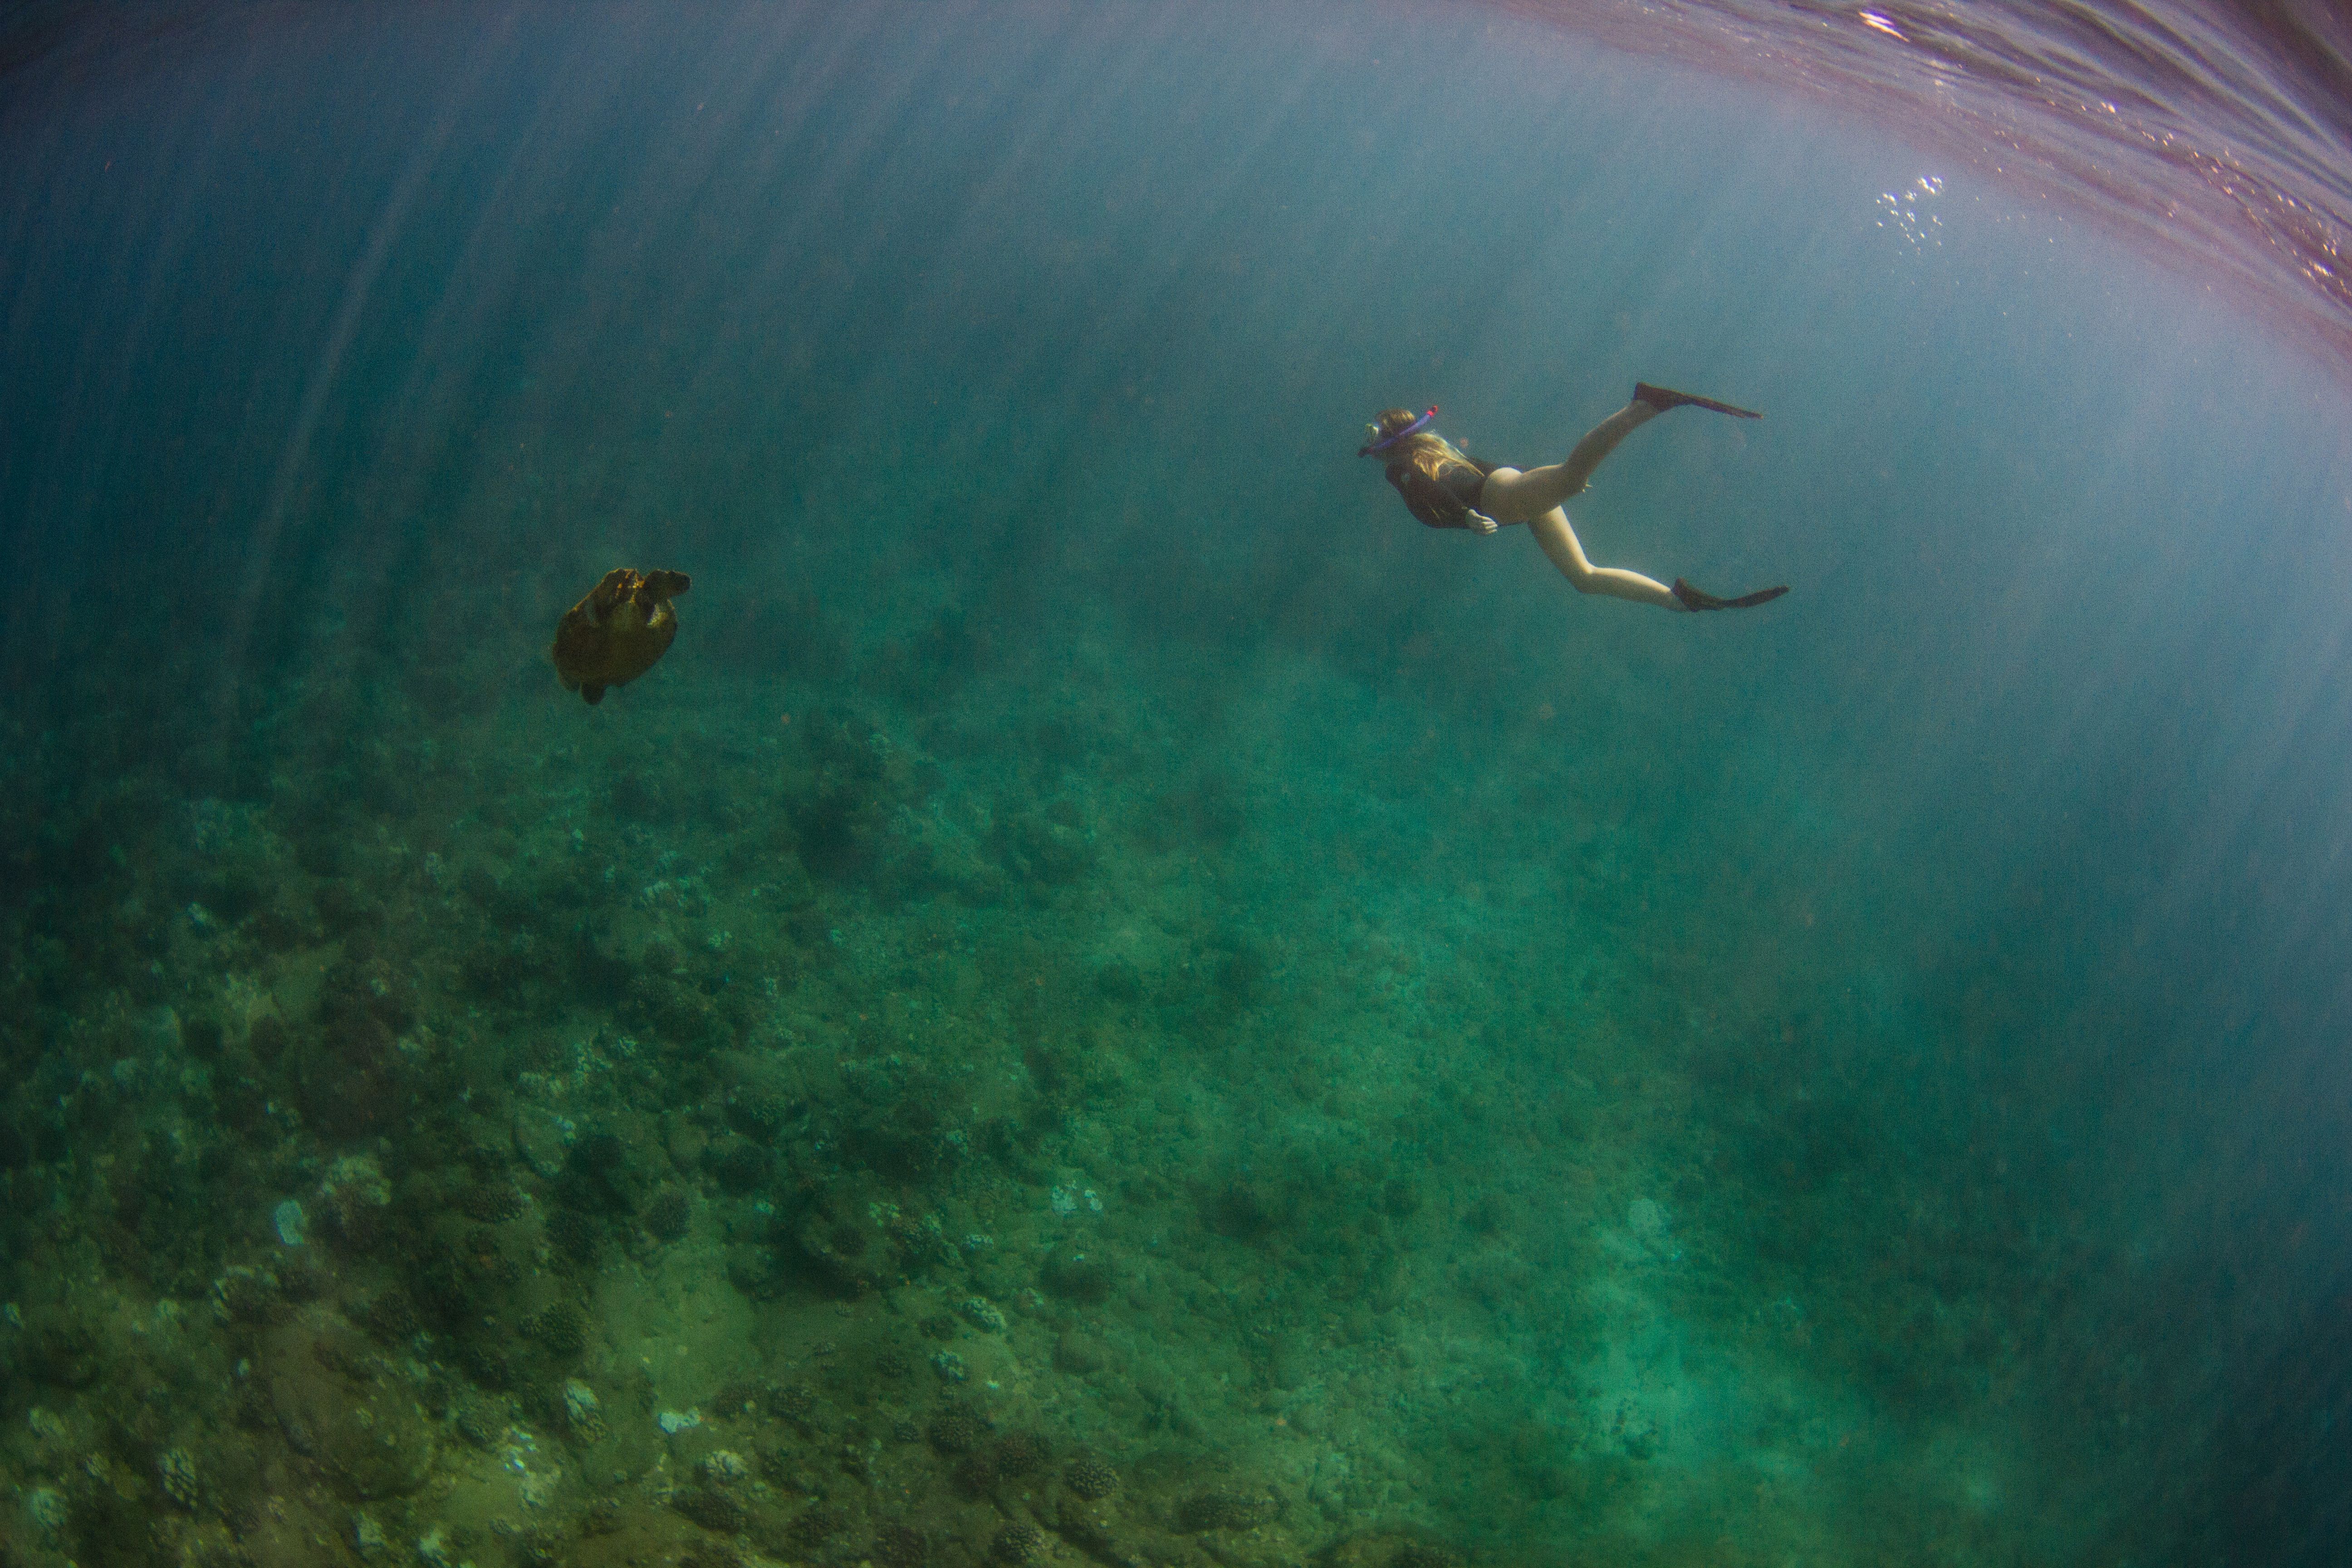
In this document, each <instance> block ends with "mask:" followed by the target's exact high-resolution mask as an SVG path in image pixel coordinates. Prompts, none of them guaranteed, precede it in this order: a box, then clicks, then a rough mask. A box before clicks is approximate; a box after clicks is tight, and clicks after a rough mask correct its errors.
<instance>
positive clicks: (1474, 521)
mask: <svg viewBox="0 0 2352 1568" xmlns="http://www.w3.org/2000/svg"><path fill="white" fill-rule="evenodd" d="M1469 528H1470V531H1472V532H1474V533H1492V532H1494V531H1495V529H1496V522H1495V520H1494V519H1493V518H1491V517H1488V516H1487V515H1486V513H1485V512H1483V511H1480V510H1478V509H1477V508H1475V507H1473V508H1471V509H1470V513H1469Z"/></svg>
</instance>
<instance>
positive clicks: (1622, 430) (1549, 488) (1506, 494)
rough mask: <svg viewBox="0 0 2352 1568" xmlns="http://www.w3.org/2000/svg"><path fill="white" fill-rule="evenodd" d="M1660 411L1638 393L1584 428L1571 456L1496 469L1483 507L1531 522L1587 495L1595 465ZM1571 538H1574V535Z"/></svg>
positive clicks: (1503, 517) (1497, 516)
mask: <svg viewBox="0 0 2352 1568" xmlns="http://www.w3.org/2000/svg"><path fill="white" fill-rule="evenodd" d="M1660 412H1661V411H1660V410H1658V409H1655V408H1653V407H1651V406H1650V405H1648V404H1646V403H1643V402H1642V401H1640V400H1639V399H1638V398H1637V399H1635V400H1634V401H1633V402H1632V403H1629V404H1627V405H1625V406H1624V407H1622V408H1620V409H1619V410H1618V411H1617V412H1616V413H1614V414H1612V415H1611V416H1609V417H1608V418H1606V419H1603V420H1602V421H1601V423H1600V424H1598V425H1595V426H1593V427H1592V428H1591V430H1589V431H1587V432H1585V437H1584V439H1583V440H1581V441H1579V442H1578V443H1577V444H1576V448H1575V450H1573V451H1571V452H1570V453H1569V455H1568V458H1567V460H1566V461H1564V462H1559V463H1553V464H1551V465H1550V466H1549V467H1548V468H1528V469H1527V470H1525V471H1524V472H1522V471H1520V470H1518V469H1516V468H1497V469H1496V470H1495V471H1494V472H1493V473H1491V474H1488V475H1487V476H1486V486H1485V487H1484V488H1483V489H1480V491H1479V492H1478V502H1479V510H1481V511H1484V512H1485V513H1486V515H1487V516H1489V517H1491V518H1493V519H1494V520H1495V521H1497V522H1528V521H1532V520H1534V519H1536V518H1538V517H1541V516H1542V515H1543V514H1544V513H1545V512H1548V511H1549V510H1551V509H1552V508H1554V507H1556V506H1558V505H1559V503H1560V502H1562V501H1564V500H1569V499H1570V498H1571V497H1573V496H1580V495H1582V494H1583V493H1584V487H1585V485H1586V483H1587V482H1588V481H1590V480H1591V478H1592V470H1593V469H1595V468H1599V467H1600V466H1601V458H1605V457H1607V456H1608V455H1609V454H1610V453H1612V452H1613V451H1615V450H1616V449H1617V443H1618V442H1620V441H1622V440H1623V439H1624V438H1625V437H1628V436H1631V435H1632V434H1633V432H1634V431H1636V430H1638V429H1640V428H1641V427H1642V426H1644V425H1647V424H1648V423H1649V422H1650V421H1651V420H1653V419H1655V418H1656V417H1657V416H1658V415H1659V413H1660ZM1569 537H1570V538H1571V539H1573V538H1574V537H1575V535H1574V534H1572V533H1571V534H1570V536H1569ZM1560 570H1561V571H1563V572H1565V571H1567V570H1568V568H1567V567H1565V566H1563V567H1561V568H1560ZM1643 581H1644V582H1646V581H1648V579H1646V578H1644V579H1643Z"/></svg>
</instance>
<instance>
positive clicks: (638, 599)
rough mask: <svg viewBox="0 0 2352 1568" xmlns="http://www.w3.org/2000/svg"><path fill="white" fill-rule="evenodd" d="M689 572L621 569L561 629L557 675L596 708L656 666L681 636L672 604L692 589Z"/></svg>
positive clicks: (559, 625)
mask: <svg viewBox="0 0 2352 1568" xmlns="http://www.w3.org/2000/svg"><path fill="white" fill-rule="evenodd" d="M693 585H694V584H693V583H692V581H691V580H690V579H689V578H688V576H687V574H685V573H683V572H637V571H633V570H632V569H630V568H629V567H626V566H615V567H614V568H613V569H612V570H611V571H610V572H607V573H605V574H604V581H603V582H601V583H599V584H596V586H595V587H594V588H593V589H591V590H589V594H588V596H587V597H586V598H584V599H583V600H581V601H580V602H579V603H578V604H576V605H572V607H571V608H570V609H568V610H566V611H564V612H563V619H562V620H561V621H558V622H557V623H556V626H555V647H554V648H553V650H552V652H553V656H554V658H555V673H556V674H557V675H558V676H560V677H562V680H563V687H564V689H565V690H567V691H577V692H578V693H580V695H581V696H582V697H583V699H585V700H587V701H588V703H589V704H590V705H591V706H593V705H594V704H596V703H598V702H601V701H603V700H604V690H605V689H606V688H607V687H612V686H626V685H627V684H628V683H629V682H630V681H632V680H635V679H636V678H637V677H639V676H640V675H643V674H644V673H645V672H646V671H647V670H649V669H651V668H653V667H654V661H655V660H656V659H658V658H661V656H662V655H664V654H666V653H667V652H668V651H669V645H670V642H671V640H672V639H673V638H675V637H677V611H676V610H674V609H672V608H670V603H669V602H670V601H671V600H672V599H674V598H676V597H677V595H680V594H683V593H685V592H686V591H687V589H688V588H690V587H692V586H693Z"/></svg>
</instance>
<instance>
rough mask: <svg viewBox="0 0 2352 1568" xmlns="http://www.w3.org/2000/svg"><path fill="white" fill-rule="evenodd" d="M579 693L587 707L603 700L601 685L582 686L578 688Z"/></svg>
mask: <svg viewBox="0 0 2352 1568" xmlns="http://www.w3.org/2000/svg"><path fill="white" fill-rule="evenodd" d="M580 695H581V697H582V698H583V700H585V701H586V702H587V704H588V706H589V707H591V708H593V707H595V706H596V704H598V703H599V702H602V701H604V688H603V687H601V686H583V687H582V688H581V689H580Z"/></svg>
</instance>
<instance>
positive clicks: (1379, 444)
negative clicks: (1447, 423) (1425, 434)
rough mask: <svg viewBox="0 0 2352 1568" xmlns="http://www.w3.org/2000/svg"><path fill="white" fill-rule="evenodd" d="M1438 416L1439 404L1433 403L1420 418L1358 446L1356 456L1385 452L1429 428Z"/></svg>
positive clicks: (1365, 456) (1366, 456)
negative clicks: (1406, 438) (1400, 428)
mask: <svg viewBox="0 0 2352 1568" xmlns="http://www.w3.org/2000/svg"><path fill="white" fill-rule="evenodd" d="M1436 417H1437V405H1435V404H1432V405H1430V408H1429V412H1428V413H1426V414H1424V415H1423V416H1421V417H1420V418H1418V419H1416V420H1414V421H1413V422H1412V424H1410V425H1408V426H1405V427H1404V428H1403V429H1402V430H1396V431H1392V432H1391V433H1390V434H1388V435H1386V436H1383V437H1381V438H1380V439H1379V440H1377V441H1368V442H1366V443H1365V444H1364V445H1363V446H1361V447H1357V448H1356V456H1358V457H1359V458H1369V457H1370V456H1372V455H1373V454H1374V453H1376V452H1385V451H1387V450H1388V449H1389V448H1390V447H1393V446H1395V445H1396V444H1397V443H1398V442H1399V441H1402V440H1403V439H1404V438H1405V437H1408V436H1415V435H1419V434H1420V433H1421V432H1422V431H1423V430H1426V429H1428V428H1429V423H1430V421H1431V420H1433V419H1434V418H1436ZM1373 428H1375V429H1378V428H1379V426H1373Z"/></svg>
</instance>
